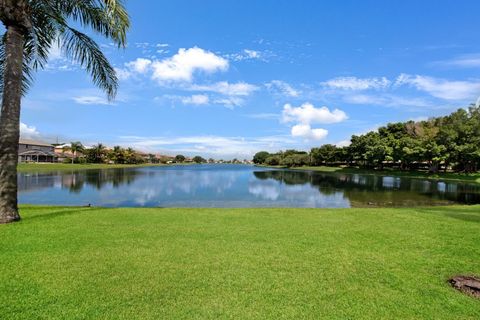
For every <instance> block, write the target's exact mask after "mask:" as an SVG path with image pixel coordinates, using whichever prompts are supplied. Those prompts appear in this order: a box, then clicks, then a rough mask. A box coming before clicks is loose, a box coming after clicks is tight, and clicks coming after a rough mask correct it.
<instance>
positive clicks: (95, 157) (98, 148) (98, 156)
mask: <svg viewBox="0 0 480 320" xmlns="http://www.w3.org/2000/svg"><path fill="white" fill-rule="evenodd" d="M105 155H106V148H105V146H104V145H103V144H101V143H99V144H97V145H94V146H93V147H91V148H90V149H85V156H86V159H87V162H89V163H102V162H104V159H105Z"/></svg>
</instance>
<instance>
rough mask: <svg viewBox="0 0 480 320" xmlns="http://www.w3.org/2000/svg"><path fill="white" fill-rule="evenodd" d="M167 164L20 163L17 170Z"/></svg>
mask: <svg viewBox="0 0 480 320" xmlns="http://www.w3.org/2000/svg"><path fill="white" fill-rule="evenodd" d="M167 165H168V164H152V163H145V164H106V163H85V164H79V163H20V164H18V167H17V170H18V171H19V172H28V171H63V170H89V169H122V168H142V167H156V166H167Z"/></svg>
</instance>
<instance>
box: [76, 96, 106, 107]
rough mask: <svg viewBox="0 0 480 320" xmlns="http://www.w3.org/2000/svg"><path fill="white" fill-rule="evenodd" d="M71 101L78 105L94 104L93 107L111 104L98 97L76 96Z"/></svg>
mask: <svg viewBox="0 0 480 320" xmlns="http://www.w3.org/2000/svg"><path fill="white" fill-rule="evenodd" d="M73 101H75V102H76V103H78V104H86V105H87V104H95V105H111V104H112V103H111V102H109V101H108V100H107V99H105V98H102V97H99V96H78V97H74V98H73Z"/></svg>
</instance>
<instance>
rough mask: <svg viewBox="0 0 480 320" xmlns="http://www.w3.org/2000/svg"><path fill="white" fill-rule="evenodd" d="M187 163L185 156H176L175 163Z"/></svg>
mask: <svg viewBox="0 0 480 320" xmlns="http://www.w3.org/2000/svg"><path fill="white" fill-rule="evenodd" d="M184 161H185V156H184V155H181V154H177V155H176V156H175V162H176V163H182V162H184Z"/></svg>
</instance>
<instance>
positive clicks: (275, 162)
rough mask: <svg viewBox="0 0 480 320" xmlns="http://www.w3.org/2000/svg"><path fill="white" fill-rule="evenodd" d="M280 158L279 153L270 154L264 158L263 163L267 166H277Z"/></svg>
mask: <svg viewBox="0 0 480 320" xmlns="http://www.w3.org/2000/svg"><path fill="white" fill-rule="evenodd" d="M281 160H282V158H281V157H280V156H279V155H271V156H269V157H268V158H267V159H265V164H268V165H269V166H278V165H279V164H280V161H281Z"/></svg>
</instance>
